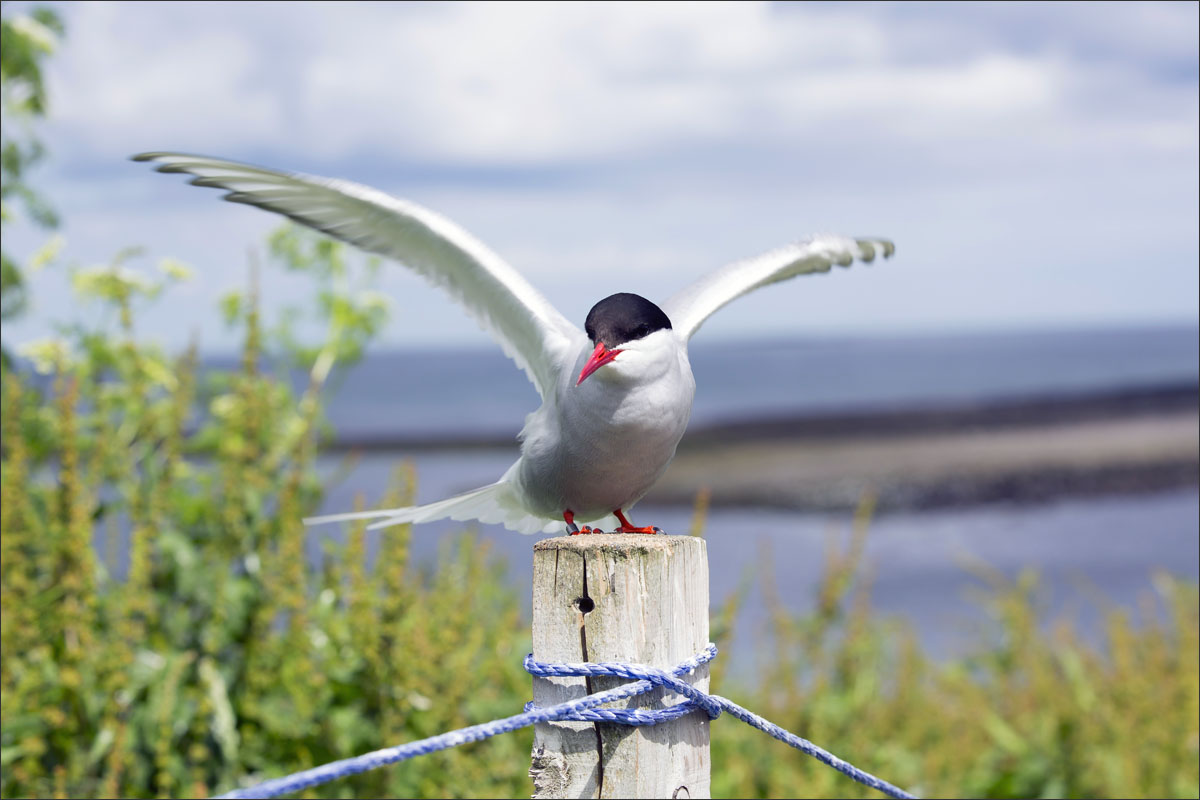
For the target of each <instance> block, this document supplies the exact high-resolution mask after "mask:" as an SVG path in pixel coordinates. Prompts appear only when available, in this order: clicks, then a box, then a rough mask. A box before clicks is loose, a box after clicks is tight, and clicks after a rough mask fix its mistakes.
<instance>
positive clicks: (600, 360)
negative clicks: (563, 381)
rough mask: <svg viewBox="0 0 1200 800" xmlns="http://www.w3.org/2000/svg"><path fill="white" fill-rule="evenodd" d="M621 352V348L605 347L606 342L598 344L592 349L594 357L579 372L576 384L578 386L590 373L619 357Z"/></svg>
mask: <svg viewBox="0 0 1200 800" xmlns="http://www.w3.org/2000/svg"><path fill="white" fill-rule="evenodd" d="M620 352H621V351H620V350H607V349H605V347H604V342H600V343H599V344H597V345H596V349H595V350H593V351H592V357H591V358H589V359H588V360H587V363H586V364H584V365H583V372H580V373H579V380H577V381H575V385H576V386H578V385H579V384H581V383H583V382H584V381H585V380H587V377H588V376H589V375H591V374H592V373H593V372H595V371H596V370H598V369H600V368H601V367H603V366H604V365H605V364H607V363H608V362H610V361H612V360H613V359H614V358H616V357H617V353H620Z"/></svg>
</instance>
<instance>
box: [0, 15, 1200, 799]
mask: <svg viewBox="0 0 1200 800" xmlns="http://www.w3.org/2000/svg"><path fill="white" fill-rule="evenodd" d="M64 33H65V32H64V31H63V29H62V25H61V23H60V22H59V20H58V19H57V18H56V17H55V16H54V15H53V13H51V12H48V11H44V10H37V11H33V12H31V13H29V14H10V13H9V12H8V10H7V9H6V11H5V17H4V20H3V34H2V35H3V40H2V45H3V48H2V50H3V103H4V141H3V148H2V153H0V162H2V166H3V203H4V208H3V219H4V223H5V224H8V223H9V222H10V221H12V220H14V219H17V218H19V217H24V218H26V219H29V220H32V221H34V222H35V223H37V224H38V225H41V226H44V227H46V228H47V229H50V228H53V227H54V225H55V224H56V221H57V220H56V218H55V215H54V213H53V211H52V209H51V207H50V205H49V204H48V203H47V202H46V201H45V200H44V199H43V198H41V197H40V195H38V193H37V192H36V191H34V189H33V188H32V187H31V184H30V180H29V171H30V169H31V168H32V167H33V166H34V165H35V164H36V162H37V161H38V160H39V159H41V158H43V156H44V152H43V149H42V147H41V146H40V145H39V143H38V140H37V137H36V123H37V120H38V118H39V117H40V116H41V115H43V114H44V113H45V110H46V108H47V98H46V94H45V87H44V85H43V82H42V77H41V76H42V66H43V64H44V60H45V59H46V58H48V57H50V56H51V54H52V53H53V50H54V48H55V47H56V46H58V44H59V43H60V42H61V41H62V39H63V36H64ZM264 249H265V250H266V252H268V253H269V254H270V258H269V259H268V260H266V263H265V268H282V269H289V270H292V271H295V272H297V273H300V274H302V275H305V276H307V277H308V278H309V279H310V280H311V281H312V297H313V301H312V303H311V308H306V309H293V310H291V311H288V312H286V313H284V314H283V315H282V316H281V317H280V318H279V319H278V320H264V319H262V318H261V315H260V313H259V309H258V303H257V299H256V296H255V292H254V275H255V272H256V269H257V267H256V266H254V265H251V268H250V269H248V271H247V273H248V275H249V276H250V277H249V278H248V289H247V290H246V291H245V292H243V293H240V294H231V295H229V296H228V298H227V299H226V301H225V302H224V303H223V308H222V312H223V314H224V316H225V320H226V322H227V324H230V325H234V326H236V327H237V329H238V330H239V331H240V333H241V336H242V340H243V342H244V345H243V348H242V358H241V363H240V367H238V368H236V369H232V370H227V371H215V370H205V371H203V372H201V371H200V370H199V369H198V364H197V357H196V353H195V349H194V348H193V349H192V350H191V351H189V352H185V353H182V354H167V353H164V352H162V351H161V350H160V349H159V348H157V347H155V346H154V345H152V344H147V343H145V342H143V341H140V340H139V339H138V337H137V336H136V319H137V314H138V309H139V308H142V307H144V305H145V304H147V303H151V302H171V298H170V290H171V288H172V286H173V285H175V284H176V283H178V282H179V281H183V280H187V278H188V270H187V268H186V267H185V266H183V265H181V264H178V263H175V262H173V261H171V260H169V259H167V260H162V261H159V262H157V263H156V264H154V265H152V266H150V267H146V268H143V269H135V268H133V267H131V266H130V264H140V263H141V262H142V261H144V260H145V257H144V256H143V255H142V254H140V253H139V252H138V251H136V250H129V251H126V252H122V253H119V254H116V255H115V256H114V257H113V258H111V259H110V260H109V261H108V262H107V263H105V264H103V265H101V266H95V267H86V268H80V267H74V266H71V265H70V262H69V261H68V260H67V258H66V257H65V255H64V252H65V251H64V247H63V243H62V242H61V240H59V239H57V238H55V237H53V236H52V235H50V234H49V231H48V241H47V246H46V247H45V248H44V249H43V250H42V251H41V252H39V253H37V254H35V255H33V256H32V257H30V258H28V259H25V260H21V259H18V258H15V257H10V254H8V253H5V254H4V258H3V315H4V318H5V319H10V318H12V316H14V315H17V314H20V313H21V310H22V308H23V307H24V306H25V305H26V304H27V302H28V298H27V296H26V294H25V282H24V280H23V275H24V274H25V272H26V271H27V270H28V269H34V268H52V269H70V270H72V280H73V283H74V286H75V289H76V291H77V293H78V296H79V298H80V302H81V303H85V302H86V303H91V304H98V305H99V306H100V307H102V308H104V309H106V311H107V313H106V314H104V315H101V317H100V322H99V323H97V324H95V325H82V324H80V323H78V322H75V321H73V320H66V321H65V322H64V325H63V327H62V329H61V335H60V336H59V337H57V338H55V339H53V340H47V341H42V342H35V343H29V344H27V345H25V346H23V347H22V348H21V349H20V350H19V351H18V350H17V349H16V348H15V346H14V345H13V344H12V343H10V342H8V341H5V342H4V366H3V490H2V491H3V494H2V497H0V543H2V552H0V557H2V570H3V572H2V575H0V588H2V591H3V596H2V598H0V605H2V612H3V626H2V632H3V633H2V636H3V641H2V659H0V684H2V689H3V699H2V703H0V714H2V718H3V726H2V737H0V769H2V771H0V789H2V791H3V795H4V796H5V797H20V796H38V797H41V796H56V797H93V796H107V797H113V796H128V797H171V796H195V797H203V796H207V795H210V794H213V793H217V792H220V791H226V790H229V789H232V788H235V787H236V786H238V785H243V784H246V783H250V782H255V781H258V780H262V779H265V778H269V777H275V776H279V775H282V774H286V773H288V772H290V771H294V770H298V769H303V768H307V767H311V766H315V765H317V764H321V763H324V762H326V761H330V760H333V759H337V758H344V757H348V756H352V755H356V754H359V753H362V752H365V751H368V750H372V749H376V748H380V747H385V746H389V745H394V744H398V743H401V742H405V741H410V740H413V739H417V738H421V737H425V736H430V735H433V734H436V733H440V732H443V731H446V730H449V729H452V728H456V727H460V726H463V725H468V724H472V723H477V722H482V721H486V720H489V719H493V718H496V717H500V716H506V715H509V714H512V713H516V712H517V711H519V710H520V708H521V706H522V704H523V703H524V702H525V700H526V699H527V698H528V696H529V692H530V681H529V678H528V676H526V675H525V674H524V672H523V671H522V670H521V667H520V662H521V657H522V656H523V654H524V653H525V652H526V651H527V650H528V649H529V632H528V626H529V622H528V619H526V618H524V616H523V614H522V611H521V607H522V604H521V599H520V597H519V595H518V590H517V589H515V588H514V587H513V586H512V585H511V583H510V582H509V581H508V580H507V579H506V572H505V565H504V564H503V563H502V562H500V561H499V560H498V559H495V558H493V557H491V556H489V554H488V552H487V551H486V548H485V547H481V546H480V545H479V544H478V543H477V542H476V541H475V540H473V539H472V538H471V537H470V535H466V534H464V536H463V537H462V538H460V539H458V540H457V541H453V542H450V541H448V542H446V544H445V547H444V548H443V551H442V555H441V557H440V559H438V561H437V562H436V563H432V564H414V563H412V562H411V560H410V558H409V555H408V543H409V536H410V532H409V531H408V530H407V528H396V529H392V531H391V532H390V533H389V534H388V535H387V536H385V537H383V538H382V540H381V544H380V547H379V549H378V552H374V553H368V552H367V546H366V539H365V537H364V533H363V530H362V529H361V527H360V528H357V529H354V530H352V531H350V533H349V534H348V536H347V537H346V538H345V539H344V540H339V541H336V542H335V541H326V543H325V546H324V548H323V550H322V552H321V553H320V554H319V556H314V555H313V554H311V553H306V548H305V541H306V539H305V530H304V528H303V527H302V525H301V523H300V519H301V518H302V517H303V516H304V515H306V514H308V513H311V512H312V511H313V510H314V509H316V508H317V506H318V503H319V500H320V496H321V491H322V482H323V477H322V476H321V475H319V474H318V471H317V469H316V464H315V459H316V454H317V444H318V442H319V439H320V436H321V435H322V433H323V431H324V429H325V426H324V423H323V422H322V408H321V391H322V389H323V388H324V387H325V385H326V383H327V382H328V381H329V380H330V378H331V376H333V375H335V374H336V372H337V370H339V369H343V368H345V367H348V366H349V365H351V364H352V363H353V362H354V361H355V360H356V359H357V358H358V357H360V356H361V354H362V351H363V348H364V347H365V346H366V344H367V343H368V342H369V341H370V339H371V338H372V336H373V335H374V334H375V332H376V331H377V330H378V329H379V327H380V326H381V325H382V324H383V322H384V320H385V318H386V306H385V304H384V303H383V302H382V300H381V298H379V297H377V296H375V295H373V294H372V293H371V292H370V291H369V290H368V289H366V288H365V287H366V286H367V284H368V283H369V278H370V275H371V273H372V271H373V270H374V269H376V268H377V267H378V265H377V264H374V263H372V262H370V261H366V260H364V261H356V260H354V259H353V258H351V257H350V256H349V254H347V253H346V252H345V251H343V250H342V249H341V248H340V247H339V246H337V245H335V244H332V243H330V242H328V241H325V240H322V239H319V238H316V237H311V236H308V235H305V234H301V233H298V232H296V231H294V230H292V229H288V228H284V229H281V230H280V231H279V232H278V233H277V234H275V235H274V236H273V237H272V239H271V241H270V242H267V243H265V248H264ZM301 313H308V314H317V315H319V316H320V318H321V319H323V320H324V323H325V330H326V334H325V336H324V338H323V340H322V341H320V342H317V343H315V344H307V345H306V344H304V343H300V342H297V341H295V339H294V337H292V336H291V335H290V334H289V330H290V326H289V324H288V321H289V320H291V319H294V318H295V317H296V315H298V314H301ZM19 356H20V357H23V360H21V359H20V358H19ZM295 365H302V366H303V368H304V369H305V370H306V371H307V374H308V375H309V381H308V384H307V386H302V387H300V388H299V389H296V388H294V387H293V385H292V383H291V382H290V381H289V380H288V379H287V377H286V372H285V369H286V368H287V367H289V366H295ZM415 480H416V477H415V475H413V474H412V471H411V469H406V468H404V467H403V466H401V467H400V468H399V470H398V471H397V474H396V479H395V482H394V483H395V488H394V490H393V492H392V495H391V496H390V497H387V498H372V500H378V501H382V502H388V503H392V504H400V503H404V502H406V499H407V498H410V497H412V494H413V487H414V482H415ZM869 505H870V504H869V502H866V503H864V507H863V508H862V509H860V512H859V515H858V517H857V518H856V520H855V521H854V524H853V525H852V530H851V531H850V533H849V535H848V537H847V538H846V541H847V545H846V546H845V548H844V549H841V550H839V549H838V548H837V547H831V548H830V551H829V553H828V554H827V569H826V573H825V579H824V582H823V584H822V587H821V590H820V592H819V594H818V596H817V597H816V598H814V603H813V608H812V609H811V610H808V611H804V612H797V611H795V610H793V609H788V608H784V607H782V605H781V604H780V603H779V602H777V601H775V602H773V603H771V606H772V613H771V622H770V625H769V626H768V628H767V629H766V630H764V631H762V632H761V635H760V637H759V639H758V642H759V645H760V647H761V648H762V653H763V654H765V656H766V657H765V658H763V659H762V662H763V663H765V664H768V665H769V666H768V667H766V669H765V671H764V672H763V673H762V674H759V675H757V676H756V677H755V679H754V680H752V681H750V680H738V679H735V678H732V677H730V676H727V675H726V674H725V673H724V671H723V669H722V667H721V661H720V660H718V662H717V665H716V669H715V670H714V674H713V688H714V691H717V692H720V693H722V694H725V695H728V696H730V697H731V698H733V699H735V700H736V701H737V702H739V703H742V704H744V705H746V706H748V707H749V708H751V709H753V710H755V711H757V712H759V713H761V714H763V715H765V716H767V717H768V718H770V719H771V720H773V721H775V722H777V723H779V724H781V725H783V726H784V727H786V728H788V729H790V730H794V731H797V732H798V733H800V734H801V735H803V736H805V737H807V738H809V739H812V740H813V741H816V742H818V743H819V744H821V745H823V746H825V747H827V748H829V749H831V750H833V751H834V752H835V753H837V754H839V755H842V756H844V757H846V758H849V759H851V760H853V761H854V762H856V763H857V764H859V765H860V766H862V767H864V768H865V769H868V770H870V771H872V772H874V773H876V774H878V775H880V776H882V777H885V778H887V779H888V780H890V781H892V782H894V783H897V784H899V785H901V786H904V787H906V788H908V789H910V790H913V791H916V792H918V793H920V794H923V795H927V796H951V797H953V796H960V797H961V796H980V797H1027V796H1064V797H1083V796H1091V797H1142V796H1145V797H1168V796H1170V797H1196V796H1197V794H1198V791H1200V789H1198V786H1200V774H1198V769H1200V768H1198V734H1197V724H1198V723H1197V720H1198V717H1200V700H1198V692H1200V689H1198V675H1200V666H1198V663H1197V653H1198V651H1200V641H1198V619H1197V617H1198V612H1197V606H1198V602H1200V601H1198V595H1197V589H1196V586H1194V585H1187V584H1183V583H1180V582H1178V581H1175V580H1173V579H1171V578H1168V577H1166V576H1160V577H1159V578H1157V579H1156V581H1155V586H1156V589H1157V591H1158V596H1157V597H1156V598H1148V599H1147V606H1146V608H1145V609H1144V613H1142V614H1141V615H1140V616H1141V618H1140V619H1134V618H1132V617H1131V615H1130V614H1129V613H1128V612H1127V611H1124V610H1117V609H1110V610H1108V611H1106V612H1105V613H1106V630H1105V636H1104V641H1103V645H1102V646H1101V647H1099V648H1096V647H1093V646H1090V645H1088V644H1086V643H1084V642H1083V641H1081V638H1080V637H1079V635H1078V634H1077V633H1076V632H1075V630H1074V629H1073V627H1072V624H1071V623H1070V621H1064V622H1061V623H1060V624H1058V625H1057V626H1056V627H1053V628H1047V626H1045V625H1044V624H1043V623H1044V620H1043V619H1041V616H1040V614H1039V607H1038V603H1037V602H1036V600H1035V597H1036V593H1035V588H1036V576H1034V575H1033V574H1029V575H1025V576H1022V577H1021V578H1020V579H1019V580H1017V581H1016V582H1015V583H1014V582H1006V581H1004V580H1003V579H1001V578H999V577H994V576H993V577H992V580H991V585H992V590H991V591H990V592H989V593H987V594H986V595H985V596H984V597H982V598H980V599H979V600H978V602H982V603H984V604H985V605H986V606H987V607H988V608H989V610H990V612H991V618H992V619H993V620H994V622H995V625H994V627H993V628H992V629H991V630H988V631H981V633H980V636H979V641H978V646H977V648H976V650H975V652H974V653H973V654H972V655H970V656H969V657H966V658H959V659H955V660H951V661H934V660H932V659H930V658H929V657H928V656H926V655H925V654H924V653H922V651H921V649H920V647H919V645H918V644H917V643H916V640H915V638H914V637H913V636H912V635H911V633H910V632H908V631H906V630H905V629H904V628H903V627H902V626H900V625H898V624H896V623H894V622H892V621H889V620H887V619H885V618H881V617H880V616H878V615H877V614H875V613H873V612H872V611H871V609H870V604H869V602H868V601H869V593H870V581H869V579H868V577H867V576H866V574H865V572H864V570H863V569H862V568H861V566H860V564H859V560H860V558H859V557H860V554H861V551H862V543H863V540H864V537H865V536H867V535H868V533H867V530H868V523H869V518H870V508H869ZM749 590H750V589H749V588H748V589H747V591H749ZM753 590H754V591H763V592H765V593H766V596H767V598H768V600H770V599H771V598H773V597H774V594H773V590H772V587H771V586H769V585H767V586H755V587H753ZM743 599H744V593H743V594H742V595H738V596H735V597H731V598H727V599H725V601H724V602H723V603H722V604H721V606H720V608H719V609H716V610H715V612H714V617H713V629H714V638H715V640H716V641H717V643H718V644H719V645H720V644H724V643H726V642H727V641H728V640H729V634H730V628H731V625H732V620H733V619H734V618H735V614H736V612H737V609H738V606H739V603H740V602H741V601H742V600H743ZM712 734H713V765H714V769H713V793H714V796H718V797H723V796H740V797H792V796H797V795H803V796H815V797H825V796H828V797H844V796H862V795H867V794H870V793H869V792H867V791H866V790H863V789H862V788H861V787H859V786H858V785H857V784H854V783H852V782H850V781H849V780H848V779H846V778H843V777H841V776H840V775H838V774H836V773H834V772H833V771H831V770H829V769H827V768H825V767H822V766H821V765H819V764H817V763H816V762H815V761H812V760H811V759H807V758H805V757H803V756H801V755H799V754H797V753H795V752H794V751H791V750H789V749H788V748H786V747H785V746H784V745H782V744H779V743H776V742H772V741H769V740H767V739H764V738H763V737H762V736H761V735H760V734H758V733H757V732H755V731H752V730H750V729H749V728H747V727H745V726H742V725H739V724H736V723H735V722H732V721H724V722H718V723H716V724H714V725H713V728H712ZM530 745H531V733H530V732H529V731H523V732H520V733H517V734H512V735H507V736H503V737H500V738H497V739H493V740H490V741H487V742H483V743H478V744H473V745H468V746H465V747H461V748H457V749H454V750H451V751H448V752H444V753H440V754H436V755H432V756H427V757H424V758H420V759H417V760H415V761H412V762H408V763H405V764H403V765H400V766H395V767H390V768H385V769H380V770H376V771H374V772H370V773H367V774H364V775H361V776H358V777H355V778H351V779H346V780H343V781H339V782H336V783H333V784H328V785H326V786H323V787H319V788H317V789H315V790H312V791H311V792H310V794H311V795H312V796H330V797H378V796H401V797H443V796H464V797H488V796H507V797H515V796H525V795H528V794H529V792H530V791H531V784H530V781H529V779H528V776H527V770H528V767H529V749H530Z"/></svg>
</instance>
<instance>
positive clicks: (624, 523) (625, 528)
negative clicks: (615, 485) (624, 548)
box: [613, 508, 663, 533]
mask: <svg viewBox="0 0 1200 800" xmlns="http://www.w3.org/2000/svg"><path fill="white" fill-rule="evenodd" d="M613 513H614V514H616V515H617V519H618V520H619V521H620V522H621V527H619V528H617V529H616V530H614V531H613V533H662V532H663V530H662V528H659V527H656V526H654V525H649V526H647V527H645V528H636V527H634V526H633V525H631V524H630V522H629V520H627V519H625V515H624V514H622V513H621V509H619V508H618V509H617V510H616V511H614V512H613Z"/></svg>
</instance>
